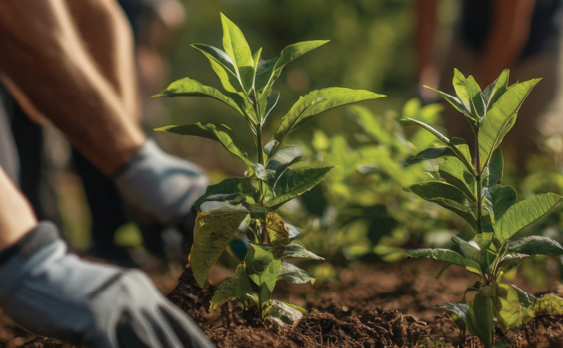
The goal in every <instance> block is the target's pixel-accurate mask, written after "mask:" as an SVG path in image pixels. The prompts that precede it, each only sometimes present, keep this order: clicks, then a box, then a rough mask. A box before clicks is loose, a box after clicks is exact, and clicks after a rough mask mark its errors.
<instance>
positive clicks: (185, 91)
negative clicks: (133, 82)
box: [157, 14, 383, 325]
mask: <svg viewBox="0 0 563 348" xmlns="http://www.w3.org/2000/svg"><path fill="white" fill-rule="evenodd" d="M221 22H222V25H223V48H224V51H223V50H221V49H219V48H216V47H212V46H208V45H204V44H193V45H192V47H194V48H196V49H197V50H199V51H200V52H201V53H203V54H204V55H205V56H206V57H207V58H208V59H209V62H210V63H211V67H212V69H213V71H214V72H215V73H216V74H217V76H218V77H219V79H220V80H221V84H222V85H223V88H224V92H220V91H219V90H217V89H215V88H213V87H209V86H205V85H203V84H201V83H199V82H197V81H195V80H192V79H190V78H184V79H181V80H178V81H175V82H173V83H172V84H171V85H170V86H168V88H166V90H164V91H163V92H161V93H160V94H158V95H157V96H163V97H177V96H186V97H194V96H196V97H210V98H214V99H217V100H219V101H221V102H223V103H225V104H227V105H229V106H231V107H232V108H233V109H235V110H236V111H237V112H238V113H239V114H240V116H241V117H242V118H243V119H244V120H245V121H246V123H247V124H248V126H249V127H250V129H251V131H252V133H253V134H254V144H255V147H256V148H255V150H256V153H257V156H256V157H257V158H256V159H254V158H251V157H250V156H249V155H248V154H247V152H246V150H245V149H244V147H243V145H242V143H241V141H240V140H239V138H238V137H237V136H236V135H235V134H234V132H233V131H232V130H231V129H230V128H229V127H228V126H226V125H223V124H212V123H207V124H202V123H199V122H198V123H195V124H190V125H184V126H167V127H162V128H158V129H157V130H158V131H166V132H171V133H177V134H183V135H193V136H199V137H204V138H209V139H213V140H216V141H218V142H220V143H221V144H222V145H223V146H224V147H225V148H226V149H227V150H228V151H230V152H231V153H232V154H234V155H235V156H237V157H239V158H240V159H241V160H242V161H243V162H244V163H245V164H246V165H247V168H248V169H247V171H246V172H245V177H244V178H229V179H226V180H224V181H223V182H221V183H219V184H216V185H211V186H209V187H208V188H207V191H206V193H205V194H204V195H203V196H202V197H201V198H199V200H198V201H197V202H196V203H195V204H194V206H193V208H194V209H195V210H196V211H197V220H196V225H195V230H194V244H193V247H192V252H191V254H190V264H191V267H192V269H193V274H194V277H195V279H196V281H197V283H198V284H199V285H200V286H203V285H204V283H205V279H206V277H207V273H208V271H209V269H210V268H211V266H212V265H213V264H214V263H215V262H216V261H217V259H218V258H219V256H220V255H221V254H222V253H223V251H224V250H225V248H226V247H227V246H228V245H229V242H230V241H231V239H232V238H234V237H235V235H237V234H238V235H240V234H242V235H244V236H246V237H247V238H248V240H249V241H250V243H249V244H250V245H249V251H248V253H247V254H246V257H245V258H244V261H243V262H242V263H241V264H239V265H238V267H237V269H236V276H235V277H232V278H228V279H226V280H224V281H223V282H221V283H220V284H219V286H218V288H217V290H216V292H215V294H214V296H213V299H212V300H211V306H210V309H211V310H214V309H216V308H218V307H220V306H221V305H223V304H224V303H226V302H227V301H230V300H238V301H239V303H241V304H243V305H244V306H245V307H246V308H250V309H254V310H256V312H258V313H259V315H260V316H261V317H262V318H263V319H268V320H271V321H273V322H274V323H276V324H279V325H284V324H291V323H293V322H294V321H295V320H296V319H298V318H299V317H301V316H302V313H303V311H304V310H303V309H302V308H300V307H298V306H295V305H292V304H289V303H285V302H282V301H278V300H272V299H270V294H271V293H272V291H274V287H275V285H276V282H277V281H278V280H285V281H288V282H291V283H297V284H303V283H306V282H309V281H311V280H312V278H311V277H310V276H309V275H308V274H307V273H305V272H304V271H303V270H301V269H299V268H298V267H297V266H295V265H293V264H291V263H289V262H288V261H287V260H288V259H306V260H307V259H308V260H322V258H321V257H319V256H317V255H315V254H313V253H312V252H310V251H308V250H307V249H306V248H305V246H303V245H302V244H300V243H298V242H296V241H294V240H293V239H294V238H295V237H296V236H297V235H298V234H299V233H300V232H299V230H298V229H297V228H296V227H294V226H291V225H290V224H288V223H286V222H285V221H284V220H283V219H282V218H281V217H280V216H279V215H278V214H277V213H276V211H277V210H278V208H280V207H281V206H282V205H283V204H285V203H286V202H288V201H289V200H291V199H293V198H295V197H297V196H299V195H301V194H303V193H304V192H306V191H307V190H309V189H311V188H312V187H314V186H315V185H317V184H318V183H319V182H320V181H321V180H322V179H323V178H324V177H325V175H326V174H327V173H328V172H329V171H330V169H331V168H332V167H320V168H300V169H293V168H291V165H292V164H294V163H296V162H298V161H299V160H300V158H301V152H300V150H299V149H298V148H297V147H294V146H290V145H287V144H286V143H285V140H286V138H287V136H288V135H289V134H290V133H291V132H292V131H294V130H295V129H297V128H299V127H301V126H302V125H304V124H305V123H307V122H308V121H310V120H311V119H313V117H315V116H317V115H318V114H320V113H321V112H323V111H326V110H329V109H332V108H335V107H338V106H341V105H345V104H350V103H355V102H359V101H363V100H368V99H376V98H380V97H383V95H379V94H375V93H372V92H369V91H363V90H351V89H346V88H326V89H321V90H318V91H313V92H311V93H309V94H307V95H305V96H303V97H301V98H299V100H298V101H297V102H296V103H295V104H294V105H293V107H292V108H291V109H290V110H289V111H288V112H287V113H286V114H285V116H283V118H282V120H281V123H280V125H279V126H278V128H277V130H276V132H275V134H274V139H273V140H272V141H270V142H269V143H268V144H267V145H266V146H263V133H262V129H263V126H264V124H265V122H266V120H267V119H268V116H269V115H270V114H271V112H272V109H273V108H274V107H275V106H276V103H277V101H278V99H279V94H275V93H272V85H273V84H274V82H275V81H276V79H277V78H278V77H279V76H280V74H281V72H282V69H283V68H284V67H285V66H286V65H287V64H288V63H289V62H291V61H292V60H294V59H296V58H298V57H300V56H302V55H303V54H305V53H307V52H309V51H312V50H314V49H316V48H318V47H320V46H322V45H324V44H325V43H327V42H328V41H306V42H300V43H296V44H293V45H290V46H287V47H286V48H284V49H283V51H282V52H281V56H280V57H279V58H274V59H270V60H262V59H261V56H260V54H261V51H262V49H258V50H257V51H256V52H254V54H251V51H250V48H249V46H248V43H247V42H246V39H245V37H244V35H243V33H242V32H241V30H240V29H239V28H238V27H237V26H236V25H235V24H234V23H233V22H231V21H230V20H229V19H228V18H227V17H225V16H224V15H222V14H221Z"/></svg>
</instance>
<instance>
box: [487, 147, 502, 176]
mask: <svg viewBox="0 0 563 348" xmlns="http://www.w3.org/2000/svg"><path fill="white" fill-rule="evenodd" d="M503 170H504V160H503V158H502V151H501V149H500V147H498V148H497V149H496V150H495V151H494V152H493V155H492V156H491V161H490V162H489V186H493V185H497V184H500V182H501V180H502V172H503Z"/></svg>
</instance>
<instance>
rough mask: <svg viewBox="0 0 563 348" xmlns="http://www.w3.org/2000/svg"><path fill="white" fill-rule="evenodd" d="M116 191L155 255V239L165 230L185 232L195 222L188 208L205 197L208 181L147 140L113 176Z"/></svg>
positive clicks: (187, 165) (198, 171) (189, 231)
mask: <svg viewBox="0 0 563 348" xmlns="http://www.w3.org/2000/svg"><path fill="white" fill-rule="evenodd" d="M114 180H115V183H116V185H117V188H118V190H119V192H120V193H121V195H122V196H123V198H124V199H125V201H126V203H127V204H128V205H129V207H130V208H132V209H131V211H132V213H133V218H134V220H135V222H137V224H138V225H139V227H140V228H141V230H142V231H143V235H144V238H145V239H149V240H154V242H151V243H145V244H147V245H148V246H149V247H150V246H151V245H152V246H153V247H154V249H155V250H150V251H152V252H156V253H159V250H158V246H157V245H158V243H157V241H156V240H155V237H157V236H158V235H159V233H158V232H159V231H160V230H163V229H164V228H166V227H176V228H178V229H179V230H180V231H182V232H185V231H188V233H187V234H189V235H188V236H187V237H188V238H189V237H190V234H191V230H192V228H193V224H194V221H195V216H194V215H193V213H192V212H191V206H192V204H193V203H194V202H195V201H196V200H197V199H198V198H199V197H200V196H201V195H203V194H204V193H205V189H206V188H207V186H208V185H209V179H208V178H207V176H205V175H204V174H203V173H202V171H201V170H200V169H199V168H198V167H197V166H196V165H195V164H193V163H190V162H188V161H186V160H183V159H180V158H178V157H174V156H171V155H169V154H167V153H165V152H164V151H162V150H161V149H160V148H159V147H158V145H156V143H155V142H154V141H152V140H148V141H147V142H146V143H145V144H144V145H143V146H141V149H140V150H139V153H138V154H137V155H136V156H135V157H133V159H131V160H130V161H129V163H127V164H126V165H125V166H124V167H123V168H121V169H120V170H119V171H118V173H116V174H115V175H114Z"/></svg>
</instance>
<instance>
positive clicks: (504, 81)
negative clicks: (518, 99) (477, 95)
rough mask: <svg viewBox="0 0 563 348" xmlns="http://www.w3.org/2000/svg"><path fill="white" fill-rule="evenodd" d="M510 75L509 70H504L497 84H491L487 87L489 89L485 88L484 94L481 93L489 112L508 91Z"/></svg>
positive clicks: (496, 81)
mask: <svg viewBox="0 0 563 348" xmlns="http://www.w3.org/2000/svg"><path fill="white" fill-rule="evenodd" d="M508 75H509V70H508V69H504V70H503V71H502V73H500V75H499V77H498V78H497V79H496V80H495V82H493V83H491V84H490V85H489V86H487V88H485V90H483V92H481V95H482V97H483V102H484V103H485V107H486V110H487V111H489V110H490V109H491V107H492V106H493V105H494V104H495V102H496V101H497V100H498V98H500V96H501V95H503V94H504V93H505V92H506V90H507V89H508Z"/></svg>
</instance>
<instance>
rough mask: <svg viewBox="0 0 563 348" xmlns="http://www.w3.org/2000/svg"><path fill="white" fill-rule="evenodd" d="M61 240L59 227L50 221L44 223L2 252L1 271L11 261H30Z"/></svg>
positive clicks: (0, 255) (0, 258) (0, 256)
mask: <svg viewBox="0 0 563 348" xmlns="http://www.w3.org/2000/svg"><path fill="white" fill-rule="evenodd" d="M58 239H59V232H58V229H57V226H55V224H54V223H52V222H50V221H42V222H40V223H38V224H37V226H35V228H34V229H32V230H31V231H29V232H28V233H27V234H26V235H25V236H23V237H22V238H21V239H20V240H19V241H18V242H17V243H16V244H14V245H12V246H10V247H8V248H7V249H4V250H3V251H2V252H0V269H1V268H2V266H4V265H6V264H7V263H8V262H9V261H10V260H11V259H13V258H15V257H19V258H21V259H23V260H26V259H29V258H30V257H31V256H33V255H34V254H35V253H36V252H38V251H39V250H41V249H43V248H44V247H46V246H48V245H50V244H52V243H53V242H55V241H57V240H58Z"/></svg>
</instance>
